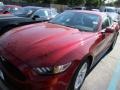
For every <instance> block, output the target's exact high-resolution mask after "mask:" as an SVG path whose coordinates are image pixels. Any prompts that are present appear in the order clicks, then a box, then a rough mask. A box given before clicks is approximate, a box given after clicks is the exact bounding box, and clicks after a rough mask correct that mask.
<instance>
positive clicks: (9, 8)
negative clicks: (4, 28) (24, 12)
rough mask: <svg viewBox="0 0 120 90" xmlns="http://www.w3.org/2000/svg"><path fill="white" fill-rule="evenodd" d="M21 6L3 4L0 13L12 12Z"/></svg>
mask: <svg viewBox="0 0 120 90" xmlns="http://www.w3.org/2000/svg"><path fill="white" fill-rule="evenodd" d="M20 8H21V6H16V5H4V6H2V9H1V10H0V14H13V13H14V12H16V11H18V10H19V9H20Z"/></svg>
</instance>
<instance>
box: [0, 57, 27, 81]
mask: <svg viewBox="0 0 120 90" xmlns="http://www.w3.org/2000/svg"><path fill="white" fill-rule="evenodd" d="M0 61H1V63H2V65H3V67H4V68H5V70H7V72H8V73H9V74H11V75H12V76H13V77H14V78H16V79H18V80H21V81H25V80H26V77H25V76H24V75H23V74H22V73H21V71H20V70H19V69H17V68H16V67H15V66H14V65H13V64H11V63H10V62H9V61H8V60H7V59H6V58H5V57H2V56H1V57H0Z"/></svg>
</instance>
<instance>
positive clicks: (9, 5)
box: [4, 5, 21, 7]
mask: <svg viewBox="0 0 120 90" xmlns="http://www.w3.org/2000/svg"><path fill="white" fill-rule="evenodd" d="M4 6H5V7H21V6H17V5H4Z"/></svg>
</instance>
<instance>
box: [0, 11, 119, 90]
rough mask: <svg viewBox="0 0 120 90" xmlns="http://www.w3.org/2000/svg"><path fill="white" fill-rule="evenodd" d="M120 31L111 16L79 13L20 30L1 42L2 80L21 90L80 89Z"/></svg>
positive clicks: (19, 28) (86, 12) (27, 26)
mask: <svg viewBox="0 0 120 90" xmlns="http://www.w3.org/2000/svg"><path fill="white" fill-rule="evenodd" d="M118 31H119V26H118V24H117V23H115V22H113V21H112V20H111V18H110V17H109V16H107V15H106V14H104V13H101V12H95V11H79V10H70V11H65V12H63V13H62V14H60V15H58V16H57V17H56V18H54V19H52V20H51V21H49V22H45V23H37V24H31V25H26V26H22V27H18V28H15V29H13V30H11V31H9V32H7V33H5V34H4V35H3V36H2V37H1V38H0V58H1V59H0V67H1V70H0V77H1V79H3V81H5V82H7V83H9V84H10V85H11V86H14V88H15V87H17V88H19V89H20V90H79V89H80V87H81V85H82V83H83V81H84V79H85V77H86V75H87V73H88V72H89V71H90V70H91V68H92V67H93V66H94V65H95V64H96V63H97V62H98V61H99V60H100V58H101V57H102V56H103V55H104V54H105V53H106V52H107V51H108V50H112V49H113V47H114V45H115V42H116V40H117V36H118V34H119V33H118Z"/></svg>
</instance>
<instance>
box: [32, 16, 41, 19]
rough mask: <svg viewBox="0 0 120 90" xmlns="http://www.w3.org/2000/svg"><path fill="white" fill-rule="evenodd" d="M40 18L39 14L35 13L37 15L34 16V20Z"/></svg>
mask: <svg viewBox="0 0 120 90" xmlns="http://www.w3.org/2000/svg"><path fill="white" fill-rule="evenodd" d="M38 18H40V16H38V15H35V16H33V18H32V19H33V20H36V19H38Z"/></svg>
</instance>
